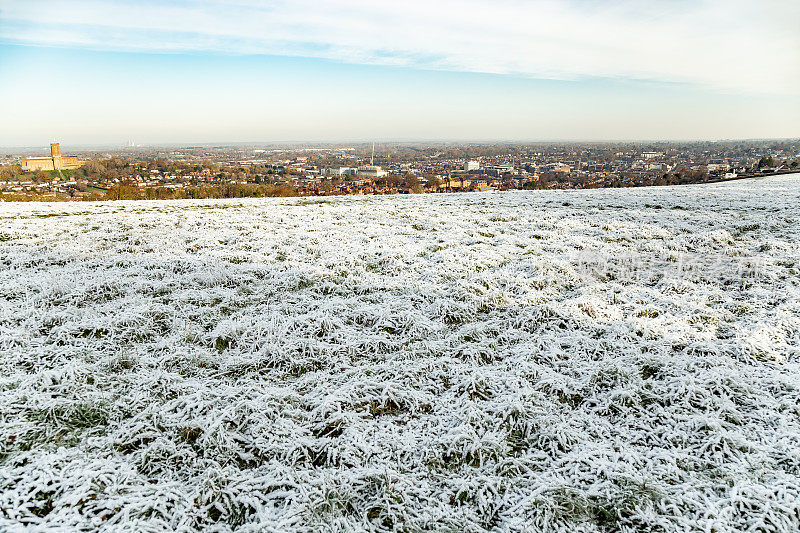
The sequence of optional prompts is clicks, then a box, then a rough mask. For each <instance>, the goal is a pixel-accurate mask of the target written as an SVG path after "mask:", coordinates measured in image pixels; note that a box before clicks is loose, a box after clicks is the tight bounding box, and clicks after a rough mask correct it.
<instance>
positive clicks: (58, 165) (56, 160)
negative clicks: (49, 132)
mask: <svg viewBox="0 0 800 533" xmlns="http://www.w3.org/2000/svg"><path fill="white" fill-rule="evenodd" d="M50 157H52V158H53V169H55V170H61V169H62V168H64V165H63V163H62V162H61V145H60V144H58V143H50Z"/></svg>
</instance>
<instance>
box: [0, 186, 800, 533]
mask: <svg viewBox="0 0 800 533" xmlns="http://www.w3.org/2000/svg"><path fill="white" fill-rule="evenodd" d="M798 239H800V179H798V177H796V176H792V177H783V178H771V179H765V180H758V181H743V182H737V183H727V184H720V185H707V186H686V187H679V188H647V189H633V190H603V191H568V192H557V191H543V192H511V193H503V194H485V195H484V194H469V195H424V196H408V197H406V196H394V197H369V198H353V197H346V198H326V199H319V200H317V199H312V200H309V199H269V200H231V201H197V202H189V201H180V202H131V203H129V202H120V203H98V204H84V203H81V204H78V203H75V204H10V203H8V204H0V354H2V355H1V356H0V365H1V366H0V417H2V418H1V419H0V529H8V530H15V529H24V528H35V529H53V530H76V529H84V530H86V529H96V528H102V529H109V530H112V529H113V530H126V531H163V530H192V529H204V530H207V531H230V530H236V531H322V530H331V529H332V530H342V531H351V530H382V531H391V530H397V531H399V530H403V531H419V530H437V531H462V530H463V531H558V530H561V531H570V532H579V531H602V530H622V531H634V530H647V531H659V530H661V531H691V530H697V531H733V530H736V531H739V530H753V531H787V532H788V531H796V530H797V529H798V528H800V281H798V280H799V279H800V247H799V245H798V242H800V241H799V240H798Z"/></svg>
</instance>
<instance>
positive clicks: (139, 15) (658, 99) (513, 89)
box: [0, 0, 800, 146]
mask: <svg viewBox="0 0 800 533" xmlns="http://www.w3.org/2000/svg"><path fill="white" fill-rule="evenodd" d="M429 4H431V3H430V2H418V1H416V0H414V1H409V2H407V3H398V2H392V3H389V2H366V1H363V0H341V1H333V0H319V1H317V2H305V1H299V2H280V1H270V2H248V1H239V2H227V3H224V4H223V3H222V2H217V1H203V2H192V1H186V0H184V1H180V2H149V1H143V2H121V1H106V2H99V0H82V1H80V0H79V1H75V2H53V1H50V0H25V1H24V2H23V1H17V0H0V123H2V124H4V127H3V128H0V146H21V145H44V144H46V143H47V142H49V141H50V140H51V139H54V138H58V139H61V140H62V141H63V142H64V143H65V145H69V144H73V145H75V144H92V143H97V144H114V143H124V142H125V141H126V140H128V139H135V140H136V141H137V142H138V143H169V142H192V143H197V142H262V141H263V142H268V141H336V140H344V141H347V140H369V139H375V140H436V139H453V140H493V139H502V140H563V139H592V140H593V139H696V138H713V139H720V138H754V137H797V136H800V88H799V87H798V85H799V84H800V81H798V80H800V75H798V69H800V66H799V65H800V46H797V45H800V39H798V34H797V30H796V29H795V28H793V27H791V25H790V24H789V23H788V22H786V17H787V16H792V17H794V16H795V15H797V14H798V11H800V10H798V8H797V5H796V4H795V3H794V2H789V1H778V0H775V1H770V0H766V1H762V2H758V3H757V2H754V1H753V2H750V1H746V0H730V1H728V2H724V3H723V2H713V1H698V2H692V3H689V2H683V1H678V2H650V1H648V0H643V1H640V2H636V3H634V2H632V1H628V0H619V1H601V2H587V1H555V0H553V1H543V2H521V1H518V0H496V1H495V2H491V3H489V2H485V1H483V0H464V1H462V2H457V1H455V0H444V1H442V2H441V3H440V4H431V5H432V6H433V7H430V5H429ZM759 6H760V7H759ZM792 20H796V18H792ZM58 21H62V22H66V26H63V25H59V24H57V22H58ZM9 125H10V126H11V127H8V126H9Z"/></svg>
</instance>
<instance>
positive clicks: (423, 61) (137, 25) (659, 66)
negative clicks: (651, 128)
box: [0, 0, 800, 94]
mask: <svg viewBox="0 0 800 533" xmlns="http://www.w3.org/2000/svg"><path fill="white" fill-rule="evenodd" d="M799 16H800V4H798V3H797V2H796V0H696V1H692V2H690V1H684V0H676V1H673V2H661V1H655V0H600V1H590V0H562V1H556V0H542V1H523V0H459V1H457V0H434V1H430V0H405V1H403V2H398V1H396V0H395V1H375V0H373V1H368V0H296V1H286V0H283V1H281V0H272V1H262V2H257V1H246V0H240V1H232V2H231V1H224V2H223V1H219V0H205V1H200V0H198V1H191V0H183V1H173V2H165V1H152V0H145V1H109V0H76V1H70V2H63V1H60V0H0V18H1V22H0V39H2V40H3V41H5V42H12V43H28V44H40V45H51V46H74V47H90V48H100V49H115V50H135V51H157V52H176V51H216V52H226V53H234V54H273V55H288V56H308V57H318V58H328V59H333V60H339V61H347V62H352V63H363V64H389V65H402V66H408V67H413V68H423V69H439V70H454V71H466V72H484V73H496V74H516V75H523V76H530V77H537V78H554V79H581V78H586V77H619V78H632V79H646V80H657V81H667V82H685V83H691V84H698V85H702V86H706V87H712V88H715V89H719V90H724V91H737V92H774V93H784V94H795V93H798V92H800V32H799V31H798V30H797V27H796V23H795V21H796V20H798V17H799Z"/></svg>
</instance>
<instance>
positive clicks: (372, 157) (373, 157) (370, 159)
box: [369, 141, 375, 167]
mask: <svg viewBox="0 0 800 533" xmlns="http://www.w3.org/2000/svg"><path fill="white" fill-rule="evenodd" d="M369 166H371V167H372V166H375V141H372V156H371V157H370V158H369Z"/></svg>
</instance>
